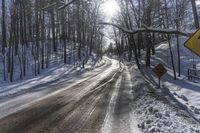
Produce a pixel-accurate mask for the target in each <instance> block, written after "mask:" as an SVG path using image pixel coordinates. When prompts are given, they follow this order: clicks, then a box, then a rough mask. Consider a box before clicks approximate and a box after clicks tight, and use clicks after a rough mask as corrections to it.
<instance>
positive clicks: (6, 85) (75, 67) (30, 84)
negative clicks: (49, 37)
mask: <svg viewBox="0 0 200 133" xmlns="http://www.w3.org/2000/svg"><path fill="white" fill-rule="evenodd" d="M81 63H82V62H76V63H75V64H74V63H73V64H71V65H69V64H64V63H63V61H62V60H60V61H52V62H50V65H49V68H48V69H44V70H42V71H41V74H40V75H38V76H36V77H33V76H31V75H28V76H27V77H25V78H24V79H23V80H18V81H15V82H13V83H10V82H9V81H3V80H1V81H0V101H2V100H4V99H5V98H8V97H9V96H12V95H16V94H17V95H19V94H20V93H24V92H28V91H30V89H34V87H35V88H36V86H37V85H41V84H46V83H51V82H53V81H56V80H60V79H62V77H63V76H65V75H71V76H72V75H73V73H76V72H84V71H87V70H90V69H93V68H96V67H99V66H101V65H103V64H104V63H105V60H101V59H99V58H98V57H97V56H96V55H93V56H91V57H90V59H89V60H88V62H87V64H85V69H82V68H81V67H82V65H81ZM69 78H70V76H69Z"/></svg>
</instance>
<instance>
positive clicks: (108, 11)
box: [102, 0, 120, 45]
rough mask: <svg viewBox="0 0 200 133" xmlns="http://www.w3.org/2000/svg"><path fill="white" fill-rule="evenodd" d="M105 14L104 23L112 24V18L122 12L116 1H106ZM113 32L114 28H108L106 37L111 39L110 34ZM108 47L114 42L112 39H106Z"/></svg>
mask: <svg viewBox="0 0 200 133" xmlns="http://www.w3.org/2000/svg"><path fill="white" fill-rule="evenodd" d="M102 10H103V14H104V15H105V19H104V22H110V21H112V18H113V17H114V16H115V15H117V12H118V11H119V10H120V8H119V5H118V3H117V2H116V0H104V3H103V5H102ZM111 32H112V27H110V26H108V27H106V29H105V35H106V36H107V37H110V34H112V33H111ZM106 42H107V45H108V44H110V43H111V42H113V40H112V39H110V38H106Z"/></svg>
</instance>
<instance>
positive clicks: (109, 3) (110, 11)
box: [103, 0, 119, 17]
mask: <svg viewBox="0 0 200 133" xmlns="http://www.w3.org/2000/svg"><path fill="white" fill-rule="evenodd" d="M118 10H119V5H118V3H117V2H116V1H115V0H106V1H105V3H104V4H103V13H104V14H105V15H106V16H107V17H113V16H114V15H116V14H117V11H118Z"/></svg>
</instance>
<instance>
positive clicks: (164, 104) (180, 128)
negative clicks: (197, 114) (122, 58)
mask: <svg viewBox="0 0 200 133" xmlns="http://www.w3.org/2000/svg"><path fill="white" fill-rule="evenodd" d="M128 66H129V70H130V72H131V75H132V82H133V89H132V94H133V97H134V99H133V102H132V108H133V110H134V111H135V114H136V116H137V120H138V121H137V123H139V124H138V127H139V128H140V129H141V130H142V131H143V132H145V133H155V132H158V133H200V124H199V123H198V122H197V121H196V120H194V119H193V118H192V117H191V116H190V114H188V113H187V111H185V110H184V109H182V108H181V107H180V105H179V103H178V102H177V101H176V99H173V98H172V97H171V96H170V95H169V94H168V93H167V92H166V91H165V90H162V89H158V88H157V87H155V86H154V85H153V84H152V83H150V82H149V81H148V80H146V79H145V78H144V77H143V76H142V75H141V73H140V71H138V70H137V69H136V67H134V66H133V65H132V64H130V65H128Z"/></svg>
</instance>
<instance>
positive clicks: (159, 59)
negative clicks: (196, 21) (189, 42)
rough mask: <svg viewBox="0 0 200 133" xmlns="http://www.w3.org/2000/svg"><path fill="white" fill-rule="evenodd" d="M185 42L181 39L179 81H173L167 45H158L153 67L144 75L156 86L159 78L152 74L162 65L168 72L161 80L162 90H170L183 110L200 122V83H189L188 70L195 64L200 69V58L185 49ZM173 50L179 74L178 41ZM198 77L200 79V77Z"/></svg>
mask: <svg viewBox="0 0 200 133" xmlns="http://www.w3.org/2000/svg"><path fill="white" fill-rule="evenodd" d="M185 41H186V38H183V37H181V38H180V42H181V43H180V54H181V73H182V75H181V77H178V80H174V79H173V71H172V67H171V60H170V54H169V46H168V44H167V43H161V44H160V45H158V47H157V48H156V55H155V56H153V58H152V66H151V68H144V74H145V75H146V78H148V79H149V80H150V81H151V82H152V83H153V84H154V85H155V84H157V83H158V78H157V77H156V76H155V74H154V73H153V72H152V68H153V67H154V66H156V65H157V64H158V63H162V64H163V65H164V66H165V67H166V69H167V70H168V72H167V74H166V75H164V76H163V77H162V78H161V83H162V89H163V90H166V91H168V90H169V95H171V96H172V97H173V98H175V99H176V100H177V103H179V104H180V106H182V108H183V109H185V110H187V112H188V113H189V114H191V116H192V117H194V118H196V119H197V120H198V121H199V122H200V81H199V80H196V81H189V80H188V78H187V72H188V68H191V67H192V64H193V63H195V64H196V65H197V69H200V58H199V57H198V56H196V55H194V54H193V53H191V52H190V51H189V50H188V49H186V48H185V47H184V42H185ZM172 49H173V54H174V61H175V64H176V72H177V71H178V70H177V68H178V67H177V64H178V63H177V61H178V59H177V46H176V39H172ZM177 75H178V74H177ZM198 76H199V77H200V75H198Z"/></svg>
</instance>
